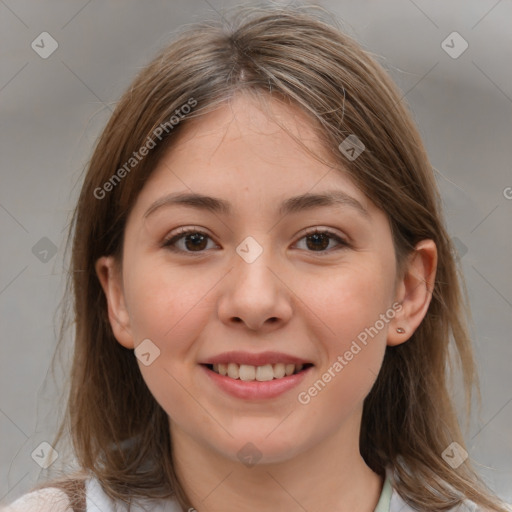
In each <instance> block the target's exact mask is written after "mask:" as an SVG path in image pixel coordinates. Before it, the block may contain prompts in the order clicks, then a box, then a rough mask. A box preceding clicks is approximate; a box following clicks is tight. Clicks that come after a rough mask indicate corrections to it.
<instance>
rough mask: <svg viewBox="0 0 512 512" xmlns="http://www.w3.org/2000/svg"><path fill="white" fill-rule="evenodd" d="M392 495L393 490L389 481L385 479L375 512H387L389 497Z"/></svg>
mask: <svg viewBox="0 0 512 512" xmlns="http://www.w3.org/2000/svg"><path fill="white" fill-rule="evenodd" d="M392 494H393V488H392V487H391V481H390V480H389V478H386V480H385V481H384V487H383V488H382V493H381V495H380V499H379V502H378V503H377V507H376V508H375V512H389V506H390V503H391V495H392Z"/></svg>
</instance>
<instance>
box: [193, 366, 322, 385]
mask: <svg viewBox="0 0 512 512" xmlns="http://www.w3.org/2000/svg"><path fill="white" fill-rule="evenodd" d="M202 366H204V367H205V368H207V369H208V370H209V371H211V372H213V373H216V374H217V375H221V376H223V377H228V378H230V379H233V380H239V381H244V382H268V381H272V380H282V379H286V378H287V377H291V376H292V375H297V374H299V373H303V372H305V371H307V370H308V369H309V368H311V367H312V366H313V364H311V363H305V364H294V363H287V364H285V363H275V364H264V365H260V366H253V365H249V364H238V363H227V364H223V363H219V364H203V365H202Z"/></svg>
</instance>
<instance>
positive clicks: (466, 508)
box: [389, 488, 512, 512]
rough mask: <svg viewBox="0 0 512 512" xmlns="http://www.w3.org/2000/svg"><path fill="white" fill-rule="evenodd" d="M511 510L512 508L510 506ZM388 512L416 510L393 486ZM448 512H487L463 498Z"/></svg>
mask: <svg viewBox="0 0 512 512" xmlns="http://www.w3.org/2000/svg"><path fill="white" fill-rule="evenodd" d="M510 510H511V511H512V508H510ZM389 512H418V511H417V509H415V508H412V507H411V506H410V505H408V504H407V503H406V502H405V501H404V500H403V499H402V497H401V496H400V495H399V494H398V492H397V491H396V489H395V488H393V492H392V495H391V502H390V506H389ZM448 512H488V511H487V510H485V509H483V508H481V507H479V506H478V505H477V504H476V503H474V502H472V501H470V500H464V501H463V503H461V504H460V505H458V506H456V507H454V508H451V509H450V510H449V511H448Z"/></svg>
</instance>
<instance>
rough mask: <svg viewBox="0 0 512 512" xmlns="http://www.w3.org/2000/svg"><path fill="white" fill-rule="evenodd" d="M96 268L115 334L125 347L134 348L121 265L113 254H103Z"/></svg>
mask: <svg viewBox="0 0 512 512" xmlns="http://www.w3.org/2000/svg"><path fill="white" fill-rule="evenodd" d="M95 269H96V274H97V276H98V279H99V281H100V283H101V287H102V288H103V291H104V292H105V297H106V299H107V305H108V319H109V321H110V325H111V327H112V331H113V333H114V336H115V337H116V339H117V341H118V342H119V343H120V344H121V345H123V347H126V348H130V349H133V348H134V343H133V336H132V334H131V329H130V316H129V314H128V310H127V308H126V303H125V299H124V291H123V283H122V276H121V271H120V269H119V266H118V264H117V262H116V260H115V259H114V257H113V256H103V257H101V258H99V259H98V260H97V261H96V265H95Z"/></svg>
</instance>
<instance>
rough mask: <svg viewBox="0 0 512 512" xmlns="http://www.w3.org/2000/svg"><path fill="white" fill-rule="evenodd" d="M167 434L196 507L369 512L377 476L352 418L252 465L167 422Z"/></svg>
mask: <svg viewBox="0 0 512 512" xmlns="http://www.w3.org/2000/svg"><path fill="white" fill-rule="evenodd" d="M352 423H354V422H353V421H352ZM171 439H172V442H173V458H174V464H175V468H176V472H177V475H178V478H179V479H180V482H181V483H182V486H183V488H184V490H185V492H186V493H187V495H188V496H189V498H190V500H191V501H192V505H193V506H194V508H195V509H197V510H198V511H199V512H203V511H204V512H235V511H236V512H254V511H256V510H258V511H259V510H268V509H269V508H272V509H274V510H276V509H280V510H287V511H290V512H291V511H293V512H295V511H297V512H304V511H308V512H323V511H325V510H336V511H338V512H373V511H374V509H375V507H376V506H377V502H378V500H379V497H380V494H381V491H382V486H383V479H382V478H381V477H380V476H378V475H377V474H376V473H374V472H373V471H372V470H371V469H370V468H369V467H368V466H367V465H366V463H365V462H364V460H363V458H362V457H361V455H360V453H359V443H358V439H359V423H357V422H355V424H353V425H350V424H347V425H346V426H345V427H344V428H342V429H340V430H338V431H336V432H335V433H333V434H332V435H331V436H330V437H327V438H324V439H323V440H322V442H321V443H319V444H316V445H314V446H311V447H309V448H308V449H306V450H303V451H301V452H298V453H296V454H295V455H293V456H292V457H290V458H287V459H286V460H280V461H279V462H274V463H266V464H262V463H256V464H255V465H254V466H252V467H247V466H245V465H243V464H241V463H240V462H239V461H238V460H232V459H230V458H228V457H226V456H223V455H222V454H220V453H219V452H218V451H215V450H213V449H212V448H211V447H209V446H207V445H205V444H201V443H198V442H197V440H196V439H193V438H192V437H190V436H189V435H188V434H187V433H186V432H184V431H183V430H181V429H180V428H179V427H178V426H177V425H175V424H173V423H172V422H171ZM243 444H244V443H240V446H243Z"/></svg>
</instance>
